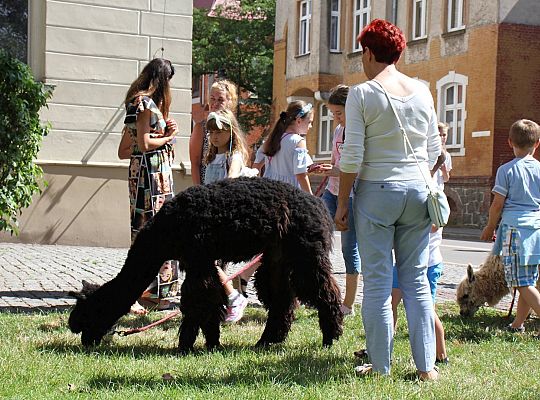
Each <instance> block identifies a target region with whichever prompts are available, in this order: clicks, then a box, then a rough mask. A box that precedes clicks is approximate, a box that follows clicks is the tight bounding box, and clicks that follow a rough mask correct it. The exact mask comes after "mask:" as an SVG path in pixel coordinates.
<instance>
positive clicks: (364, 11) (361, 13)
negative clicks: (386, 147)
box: [353, 0, 371, 51]
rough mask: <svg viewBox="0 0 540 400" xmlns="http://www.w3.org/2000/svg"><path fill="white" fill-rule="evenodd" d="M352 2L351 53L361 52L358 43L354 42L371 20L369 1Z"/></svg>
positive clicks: (356, 0)
mask: <svg viewBox="0 0 540 400" xmlns="http://www.w3.org/2000/svg"><path fill="white" fill-rule="evenodd" d="M353 1H354V14H353V18H354V20H353V51H359V50H362V48H361V46H360V43H358V42H357V41H356V39H357V38H358V35H360V33H361V32H362V30H363V29H364V27H365V26H366V25H367V24H368V23H369V21H370V19H371V16H370V14H371V0H353Z"/></svg>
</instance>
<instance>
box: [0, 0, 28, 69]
mask: <svg viewBox="0 0 540 400" xmlns="http://www.w3.org/2000/svg"><path fill="white" fill-rule="evenodd" d="M27 29H28V2H27V1H21V0H2V2H0V48H3V49H6V50H7V51H9V53H10V54H12V55H13V56H14V57H16V58H18V59H19V60H20V61H22V62H25V61H26V50H27V39H28V33H27Z"/></svg>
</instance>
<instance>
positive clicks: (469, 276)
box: [467, 264, 474, 283]
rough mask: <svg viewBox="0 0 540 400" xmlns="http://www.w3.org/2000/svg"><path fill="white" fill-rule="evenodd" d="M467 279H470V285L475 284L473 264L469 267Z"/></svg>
mask: <svg viewBox="0 0 540 400" xmlns="http://www.w3.org/2000/svg"><path fill="white" fill-rule="evenodd" d="M467 278H468V279H469V283H473V282H474V271H473V269H472V265H471V264H469V265H468V266H467Z"/></svg>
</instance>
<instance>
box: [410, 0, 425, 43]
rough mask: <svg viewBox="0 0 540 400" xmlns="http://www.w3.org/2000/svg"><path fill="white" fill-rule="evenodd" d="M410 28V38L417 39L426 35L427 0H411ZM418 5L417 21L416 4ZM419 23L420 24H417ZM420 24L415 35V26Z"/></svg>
mask: <svg viewBox="0 0 540 400" xmlns="http://www.w3.org/2000/svg"><path fill="white" fill-rule="evenodd" d="M412 2H413V3H412V29H411V39H412V40H419V39H425V38H426V37H427V0H412ZM418 5H420V7H421V9H420V21H417V6H418ZM419 24H420V25H419ZM418 26H420V34H419V35H416V31H417V27H418Z"/></svg>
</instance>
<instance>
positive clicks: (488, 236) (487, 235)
mask: <svg viewBox="0 0 540 400" xmlns="http://www.w3.org/2000/svg"><path fill="white" fill-rule="evenodd" d="M494 236H495V229H493V228H492V227H490V226H486V227H485V228H484V230H483V231H482V234H481V235H480V240H484V241H486V242H491V241H493V237H494Z"/></svg>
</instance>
